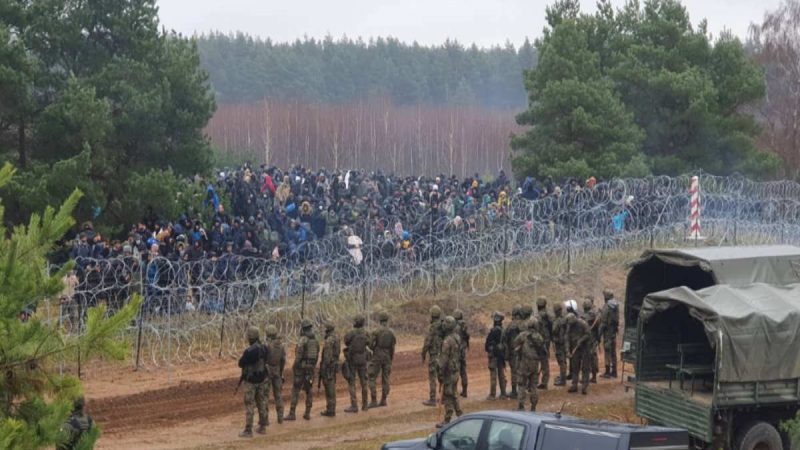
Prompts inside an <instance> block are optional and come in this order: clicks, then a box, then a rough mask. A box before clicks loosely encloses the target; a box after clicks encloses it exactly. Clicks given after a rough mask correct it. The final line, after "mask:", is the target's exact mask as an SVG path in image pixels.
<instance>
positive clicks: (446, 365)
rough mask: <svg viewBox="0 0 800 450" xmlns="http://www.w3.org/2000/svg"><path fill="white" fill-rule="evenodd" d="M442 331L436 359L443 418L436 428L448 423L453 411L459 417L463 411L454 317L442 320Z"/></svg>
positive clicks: (459, 350)
mask: <svg viewBox="0 0 800 450" xmlns="http://www.w3.org/2000/svg"><path fill="white" fill-rule="evenodd" d="M442 331H443V332H444V335H445V338H444V342H442V351H441V353H440V354H439V359H438V361H437V363H438V366H439V370H438V374H439V382H440V383H442V403H443V404H444V420H443V421H442V422H440V423H438V424H436V427H437V428H441V427H442V426H444V425H446V424H448V423H450V419H451V418H452V417H453V413H455V414H456V417H460V416H461V414H462V413H463V412H462V411H461V407H460V406H459V404H458V395H456V392H457V389H458V375H459V373H460V372H461V369H460V368H459V365H460V361H461V343H460V342H459V341H460V340H461V339H460V338H459V336H458V330H457V325H456V319H455V318H453V316H447V317H445V318H444V321H443V322H442Z"/></svg>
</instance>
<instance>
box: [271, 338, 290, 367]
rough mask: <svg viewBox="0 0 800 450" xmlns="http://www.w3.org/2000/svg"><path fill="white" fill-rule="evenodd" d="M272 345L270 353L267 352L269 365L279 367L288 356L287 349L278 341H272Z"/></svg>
mask: <svg viewBox="0 0 800 450" xmlns="http://www.w3.org/2000/svg"><path fill="white" fill-rule="evenodd" d="M270 344H271V345H270V346H269V352H267V364H269V365H270V366H271V367H279V366H280V364H281V360H282V359H284V357H285V356H286V349H285V348H284V347H283V343H282V342H281V341H279V340H277V339H276V340H274V341H271V342H270Z"/></svg>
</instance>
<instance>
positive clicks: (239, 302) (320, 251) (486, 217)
mask: <svg viewBox="0 0 800 450" xmlns="http://www.w3.org/2000/svg"><path fill="white" fill-rule="evenodd" d="M702 183H703V185H702V206H701V211H702V216H701V226H702V230H703V231H702V234H703V239H702V240H694V241H692V240H688V239H687V238H688V215H689V195H688V190H689V177H653V178H647V179H620V180H613V181H610V182H608V183H602V184H598V185H597V186H595V188H594V189H584V190H581V191H575V192H568V193H564V194H562V195H560V196H550V197H546V198H543V199H540V200H535V201H527V200H524V199H521V198H515V199H514V200H513V201H512V203H511V205H510V206H509V207H508V208H507V209H506V210H505V211H503V212H501V213H499V214H492V211H488V210H483V211H479V212H477V213H476V214H474V215H473V216H471V217H469V218H467V219H463V220H456V219H455V218H448V217H442V216H440V215H438V214H432V213H431V211H429V210H428V211H426V210H421V211H420V212H419V217H417V220H416V222H415V226H414V227H413V228H412V230H413V232H412V234H411V236H410V239H409V240H408V242H407V243H398V241H397V239H396V237H395V236H394V235H393V234H392V230H393V227H394V225H395V222H396V221H395V220H394V219H393V218H391V217H384V218H380V219H373V220H363V221H361V222H359V223H358V224H356V225H355V226H353V227H352V229H353V232H352V236H358V238H359V240H360V241H361V243H360V244H356V245H353V240H352V239H350V237H351V235H344V234H342V233H339V234H336V235H333V236H330V237H327V238H325V239H321V240H317V241H310V242H306V243H304V244H302V245H301V246H300V247H298V248H296V249H293V251H292V252H291V253H290V254H289V255H288V256H286V257H283V258H280V259H271V258H254V257H244V256H239V255H235V254H223V255H221V256H219V257H214V258H210V259H204V260H200V261H173V260H169V259H166V258H163V257H160V256H158V257H153V258H150V259H148V258H144V259H137V258H135V257H125V258H116V259H113V258H112V259H103V260H93V259H79V260H76V262H75V273H74V274H70V275H68V277H70V279H68V280H67V284H68V285H69V286H70V287H69V288H68V290H67V292H66V293H65V295H64V296H62V298H60V299H57V301H56V302H53V301H52V300H50V299H48V300H47V302H48V304H49V305H51V306H54V305H55V304H57V308H55V307H53V308H47V311H48V312H47V316H48V317H47V320H58V321H59V323H60V324H61V326H62V327H63V329H64V330H65V331H66V332H68V333H81V332H82V331H83V329H84V318H85V313H86V310H87V308H90V307H92V306H96V305H98V304H100V303H105V304H106V305H107V306H108V311H109V313H113V312H114V311H115V310H117V309H118V308H120V307H121V306H122V305H124V304H125V303H126V302H127V301H128V300H129V298H130V297H131V295H133V294H140V295H142V296H143V297H144V303H143V305H142V308H141V310H140V311H139V314H138V317H137V319H136V320H135V322H134V323H132V324H131V325H130V327H129V328H128V330H127V331H126V333H125V338H126V339H128V340H129V341H130V342H131V343H132V346H131V347H132V349H133V350H132V351H133V355H132V359H133V361H134V364H135V365H136V367H141V366H160V365H163V364H172V363H180V362H185V361H201V360H208V359H211V358H215V357H220V356H223V355H226V356H232V355H235V354H238V352H239V350H240V347H241V340H242V338H241V337H242V336H243V333H244V330H245V329H246V328H247V327H248V326H249V325H250V324H257V325H259V326H260V327H263V326H264V325H265V324H266V323H270V324H272V325H275V326H277V327H278V329H279V331H280V332H281V333H282V334H283V335H285V336H287V337H290V338H291V337H293V336H296V335H297V332H298V331H299V330H298V324H299V319H300V318H302V317H307V318H309V319H312V321H314V322H315V323H320V322H321V321H323V320H334V321H339V320H343V319H344V318H345V317H349V316H350V315H352V314H354V313H355V312H367V313H369V312H372V311H374V309H375V307H376V305H380V307H381V308H387V307H391V305H392V303H393V302H403V301H408V300H410V299H414V298H424V297H425V296H430V297H436V296H437V295H442V294H447V295H455V296H488V295H491V294H493V293H496V292H499V291H501V290H518V289H525V288H530V287H532V286H535V285H536V283H537V282H538V281H539V280H541V279H543V278H547V277H561V276H563V275H567V274H570V273H575V272H576V271H577V272H580V271H584V270H591V269H592V267H593V266H592V264H594V263H596V262H598V261H603V260H604V259H605V258H608V257H609V255H613V254H619V253H620V252H622V253H624V254H625V255H630V252H631V251H636V250H640V249H644V248H648V247H664V246H670V247H674V246H693V245H698V246H699V245H703V246H708V245H737V244H779V243H781V244H795V245H798V244H800V184H798V183H796V182H790V181H779V182H754V181H751V180H748V179H745V178H742V177H715V176H708V175H706V176H703V179H702ZM459 219H460V218H459ZM387 232H388V233H389V234H388V235H387V234H386V233H387ZM356 242H358V241H356ZM51 303H52V304H51ZM56 310H57V312H56Z"/></svg>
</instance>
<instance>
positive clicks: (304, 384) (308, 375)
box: [290, 367, 314, 412]
mask: <svg viewBox="0 0 800 450" xmlns="http://www.w3.org/2000/svg"><path fill="white" fill-rule="evenodd" d="M292 375H293V378H294V379H293V380H292V381H293V382H292V405H291V411H290V412H294V410H295V408H296V407H297V402H298V401H299V400H300V391H303V392H305V394H306V409H307V410H310V409H311V405H312V399H311V388H312V387H313V386H314V368H313V367H312V368H297V369H295V370H294V373H293V374H292Z"/></svg>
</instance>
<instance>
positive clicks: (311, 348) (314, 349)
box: [303, 336, 319, 369]
mask: <svg viewBox="0 0 800 450" xmlns="http://www.w3.org/2000/svg"><path fill="white" fill-rule="evenodd" d="M305 350H306V352H305V358H304V359H303V366H304V367H305V368H306V369H308V368H312V369H313V368H314V366H316V365H317V356H319V341H317V338H316V337H315V336H311V337H308V338H307V341H306V348H305Z"/></svg>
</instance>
